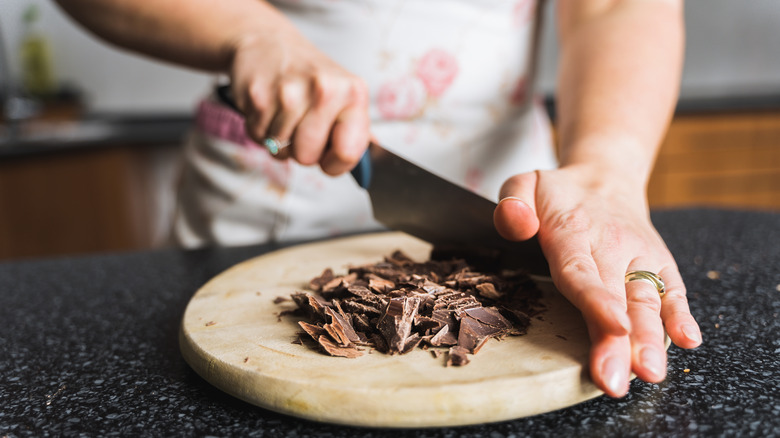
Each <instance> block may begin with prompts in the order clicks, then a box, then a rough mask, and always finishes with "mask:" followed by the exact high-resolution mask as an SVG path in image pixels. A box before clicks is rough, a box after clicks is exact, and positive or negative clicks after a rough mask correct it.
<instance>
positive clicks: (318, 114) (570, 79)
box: [58, 0, 702, 397]
mask: <svg viewBox="0 0 780 438" xmlns="http://www.w3.org/2000/svg"><path fill="white" fill-rule="evenodd" d="M58 3H59V5H60V6H61V7H62V8H63V9H64V10H65V11H66V12H68V13H69V14H70V15H71V16H72V17H74V18H75V19H76V20H77V21H79V22H81V23H82V24H83V25H84V26H85V27H87V28H88V29H91V30H92V31H93V32H94V33H96V34H97V35H99V36H101V37H103V38H104V39H106V40H108V41H110V42H113V43H115V44H117V45H119V46H122V47H125V48H128V49H131V50H134V51H137V52H141V53H144V54H147V55H150V56H153V57H157V58H159V59H164V60H168V61H170V62H174V63H178V64H181V65H185V66H189V67H194V68H199V69H204V70H208V71H214V72H220V73H224V74H226V75H227V76H228V77H229V79H230V83H231V90H232V93H233V95H234V97H235V101H236V104H237V106H238V108H240V110H241V112H242V113H243V115H244V117H243V118H242V117H241V116H238V115H237V114H236V113H231V112H229V111H226V107H224V106H222V105H220V104H219V103H218V102H217V101H216V100H215V99H214V98H213V97H209V98H206V99H205V100H204V101H203V102H202V103H201V105H200V106H199V109H198V116H197V119H198V125H199V128H198V129H197V130H196V132H195V133H194V134H193V136H192V138H191V139H190V141H189V144H188V146H187V152H186V156H187V166H186V168H185V169H184V172H183V176H182V187H181V192H180V196H179V198H180V200H179V213H178V216H177V223H176V229H177V235H178V237H179V239H180V241H181V242H182V243H183V244H185V245H189V246H193V245H201V244H206V243H221V244H246V243H253V242H259V241H267V240H284V239H295V238H307V237H317V236H325V235H332V234H339V233H343V232H347V231H355V230H361V229H371V228H372V227H375V226H376V223H374V222H373V220H372V218H371V214H370V208H369V204H368V202H369V201H368V199H367V198H366V195H365V194H364V193H362V192H361V191H360V190H359V189H358V188H357V185H356V184H355V182H354V181H352V180H351V179H350V177H349V175H348V174H347V172H348V171H349V170H350V169H351V168H352V167H353V166H354V165H355V164H356V163H357V162H358V160H359V159H360V157H361V155H362V153H363V152H364V150H365V149H366V147H367V145H368V143H369V141H370V140H371V139H372V138H373V139H376V140H377V141H379V142H380V143H381V144H383V145H385V146H386V147H388V148H392V149H393V150H394V151H396V152H397V153H399V154H401V155H404V156H406V157H407V158H409V159H410V160H412V161H414V162H415V163H418V164H420V165H421V166H423V167H428V168H431V169H434V170H436V171H437V172H439V173H441V174H443V175H445V176H447V177H448V178H450V179H452V180H454V181H457V182H458V183H460V184H463V185H465V186H467V187H469V188H471V189H472V190H474V191H476V192H478V193H480V194H483V195H484V196H486V197H488V198H492V199H496V200H497V201H498V204H497V207H496V210H495V214H494V222H495V226H496V228H497V230H498V231H499V233H500V234H501V235H502V236H503V237H505V238H507V239H510V240H524V239H528V238H530V237H532V236H534V235H536V236H538V240H539V242H540V244H541V246H542V249H543V251H544V254H545V257H546V258H547V261H548V263H549V265H550V269H551V273H552V278H553V280H554V282H555V284H556V286H557V287H558V288H559V290H560V291H561V292H562V293H563V294H564V295H565V296H566V297H567V298H568V299H569V300H570V301H571V302H572V303H573V304H574V305H575V306H576V307H577V308H579V310H580V311H581V312H582V314H583V316H584V318H585V321H586V324H587V327H588V331H589V335H590V339H591V341H592V347H591V354H590V373H591V376H592V378H593V381H594V382H595V383H596V385H597V386H598V387H599V388H601V389H602V390H604V391H605V392H606V393H607V394H608V395H610V396H612V397H621V396H623V395H625V394H626V392H627V391H628V384H629V376H630V373H631V372H634V373H635V374H636V375H637V376H638V377H640V378H641V379H643V380H645V381H648V382H660V381H662V380H663V379H664V378H665V375H666V351H665V348H664V331H666V333H668V335H669V337H670V338H671V340H672V341H673V342H674V343H675V344H676V345H678V346H680V347H682V348H694V347H697V346H698V345H699V344H700V343H701V342H702V339H701V334H700V331H699V328H698V325H697V324H696V322H695V320H694V318H693V317H692V316H691V313H690V310H689V307H688V303H687V300H686V291H685V286H684V284H683V280H682V278H681V276H680V273H679V272H678V269H677V266H676V263H675V261H674V259H673V257H672V255H671V254H670V252H669V250H668V249H667V248H666V246H665V244H664V242H663V240H662V238H661V237H660V236H659V234H658V233H657V232H656V230H655V229H654V227H653V225H652V223H651V221H650V217H649V207H648V203H647V198H646V195H645V192H646V185H647V182H648V179H649V175H650V171H651V169H652V165H653V162H654V158H655V154H656V151H657V149H658V147H659V144H660V142H661V139H662V137H663V134H664V131H665V129H666V126H667V125H668V123H669V119H670V117H671V115H672V110H673V107H674V104H675V101H676V98H677V93H678V84H679V81H680V74H681V65H682V54H683V40H684V30H683V20H682V16H683V5H682V0H559V1H558V2H557V3H556V15H557V23H558V35H559V43H560V59H559V73H558V75H559V77H558V86H557V90H556V92H557V110H558V120H557V140H558V144H559V151H558V153H557V159H558V162H556V153H555V151H554V148H553V146H552V145H553V141H552V138H551V134H550V129H549V126H548V124H547V123H548V122H547V120H546V119H545V116H544V112H543V111H542V109H541V107H540V105H539V103H538V102H535V101H534V99H533V98H532V97H531V96H530V92H529V84H530V83H531V82H532V80H533V78H532V77H531V76H530V72H531V71H532V70H531V68H530V65H529V64H531V63H532V62H531V60H532V58H533V57H532V56H531V54H532V53H533V45H534V41H533V40H534V38H533V36H534V31H533V29H534V25H533V23H534V22H535V21H536V14H534V12H533V11H534V10H535V8H536V7H540V6H539V5H536V4H535V2H534V1H533V0H468V1H465V0H439V1H425V2H409V1H404V0H363V1H357V0H274V1H269V2H265V1H256V0H231V1H224V2H219V4H216V3H214V2H211V1H205V0H188V1H185V2H183V1H178V0H157V1H155V2H135V1H129V0H58ZM421 190H424V188H421ZM636 271H639V273H637V272H636ZM627 272H631V273H632V274H631V276H630V277H626V273H627ZM648 272H649V273H648ZM659 278H662V279H663V283H659V282H658V281H659V280H658V279H659ZM633 279H640V280H645V281H627V280H633ZM664 284H665V296H663V298H661V294H660V293H659V292H661V291H662V289H663V286H664Z"/></svg>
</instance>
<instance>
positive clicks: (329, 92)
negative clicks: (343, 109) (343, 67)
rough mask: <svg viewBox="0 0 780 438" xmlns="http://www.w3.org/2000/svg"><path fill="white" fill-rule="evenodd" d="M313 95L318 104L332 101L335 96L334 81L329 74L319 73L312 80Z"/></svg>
mask: <svg viewBox="0 0 780 438" xmlns="http://www.w3.org/2000/svg"><path fill="white" fill-rule="evenodd" d="M312 94H313V95H314V99H315V101H316V102H319V103H323V102H327V101H329V100H331V99H332V98H333V95H334V94H335V90H334V87H333V80H332V78H331V77H330V75H329V74H326V73H322V72H317V73H315V74H314V77H313V80H312Z"/></svg>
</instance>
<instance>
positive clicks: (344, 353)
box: [317, 336, 363, 359]
mask: <svg viewBox="0 0 780 438" xmlns="http://www.w3.org/2000/svg"><path fill="white" fill-rule="evenodd" d="M317 342H319V343H320V345H321V346H322V348H324V349H325V351H327V352H328V354H330V355H331V356H339V357H347V358H350V359H354V358H356V357H360V356H362V355H363V352H362V351H360V350H358V349H357V347H342V346H340V345H336V344H334V343H333V341H331V340H330V338H328V337H327V336H320V337H319V339H317Z"/></svg>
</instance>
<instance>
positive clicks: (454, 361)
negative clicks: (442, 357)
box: [446, 345, 470, 367]
mask: <svg viewBox="0 0 780 438" xmlns="http://www.w3.org/2000/svg"><path fill="white" fill-rule="evenodd" d="M466 353H468V350H466V349H465V348H463V347H461V346H460V345H456V346H454V347H452V348H450V351H449V353H448V354H447V364H446V365H447V366H448V367H450V366H456V367H462V366H464V365H468V364H469V362H470V360H469V357H468V356H467V355H466Z"/></svg>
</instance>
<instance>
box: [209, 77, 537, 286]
mask: <svg viewBox="0 0 780 438" xmlns="http://www.w3.org/2000/svg"><path fill="white" fill-rule="evenodd" d="M217 95H218V96H219V98H220V100H222V101H223V102H224V103H225V104H227V105H229V106H231V107H232V108H233V109H235V110H237V111H238V108H237V107H236V105H235V104H234V101H233V99H232V98H231V96H230V90H229V88H228V86H221V87H218V88H217ZM351 173H352V176H353V177H354V178H355V181H357V183H358V184H359V185H360V186H361V187H362V188H364V189H366V190H367V191H368V193H369V195H370V197H371V205H372V207H373V210H374V217H375V218H376V220H377V221H379V222H380V223H382V224H383V225H385V226H387V227H388V228H390V229H393V230H399V231H403V232H405V233H407V234H411V235H412V236H415V237H419V238H420V239H422V240H425V241H427V242H430V243H432V244H433V245H434V246H435V247H442V248H467V249H470V250H482V251H484V250H495V251H497V252H498V255H499V257H500V260H501V261H500V263H501V265H502V266H503V267H512V268H522V269H526V270H528V271H529V272H531V273H533V274H538V275H549V267H548V266H547V262H546V260H545V258H544V255H543V254H542V250H541V248H540V247H539V243H538V241H537V240H536V238H533V239H530V240H528V241H525V242H510V241H507V240H505V239H504V238H502V237H501V236H500V235H499V234H498V232H497V231H496V229H495V227H494V225H493V210H495V208H496V204H495V203H494V202H492V201H490V200H488V199H485V198H483V197H482V196H480V195H478V194H476V193H474V192H472V191H470V190H467V189H465V188H463V187H461V186H459V185H457V184H454V183H451V182H449V181H447V180H446V179H444V178H442V177H440V176H438V175H435V174H433V173H431V172H429V171H427V170H425V169H423V168H421V167H419V166H417V165H415V164H413V163H411V162H409V161H407V160H405V159H404V158H401V157H399V156H398V155H396V154H394V153H392V152H390V151H388V150H387V149H385V148H383V147H381V146H380V145H378V144H376V143H373V142H372V143H371V144H370V145H369V148H368V150H366V153H365V154H363V157H362V158H361V159H360V162H359V163H358V165H357V166H356V167H355V168H354V169H352V171H351Z"/></svg>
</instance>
